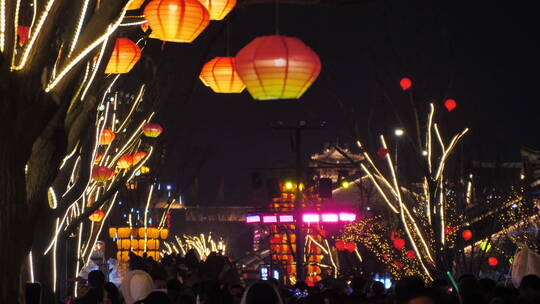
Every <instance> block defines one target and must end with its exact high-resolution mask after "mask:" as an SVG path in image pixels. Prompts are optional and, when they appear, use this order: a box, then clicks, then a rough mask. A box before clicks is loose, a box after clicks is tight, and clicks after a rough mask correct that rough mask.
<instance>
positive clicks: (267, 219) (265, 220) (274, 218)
mask: <svg viewBox="0 0 540 304" xmlns="http://www.w3.org/2000/svg"><path fill="white" fill-rule="evenodd" d="M263 223H277V216H275V215H264V216H263Z"/></svg>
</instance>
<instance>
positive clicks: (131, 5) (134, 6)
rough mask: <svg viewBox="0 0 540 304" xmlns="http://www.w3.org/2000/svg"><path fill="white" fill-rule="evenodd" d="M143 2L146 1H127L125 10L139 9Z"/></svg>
mask: <svg viewBox="0 0 540 304" xmlns="http://www.w3.org/2000/svg"><path fill="white" fill-rule="evenodd" d="M144 1H146V0H131V1H129V3H128V5H127V8H126V9H127V10H136V9H139V8H141V6H142V5H143V3H144Z"/></svg>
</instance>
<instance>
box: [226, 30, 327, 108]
mask: <svg viewBox="0 0 540 304" xmlns="http://www.w3.org/2000/svg"><path fill="white" fill-rule="evenodd" d="M235 67H236V72H238V75H240V78H242V80H243V81H244V84H245V85H246V88H247V90H248V91H249V93H250V94H251V96H252V97H253V98H254V99H257V100H273V99H298V98H300V97H301V96H302V94H304V92H305V91H306V90H307V89H308V88H309V87H310V86H311V84H312V83H313V82H314V81H315V79H317V76H318V75H319V73H320V71H321V61H320V59H319V56H317V54H316V53H315V52H314V51H313V50H312V49H311V48H309V47H308V46H307V45H305V44H304V43H303V42H302V41H300V39H297V38H292V37H286V36H278V35H274V36H262V37H258V38H255V39H254V40H253V41H251V42H250V43H249V44H247V45H246V46H245V47H243V48H242V49H241V50H240V51H239V52H238V54H237V55H236V58H235Z"/></svg>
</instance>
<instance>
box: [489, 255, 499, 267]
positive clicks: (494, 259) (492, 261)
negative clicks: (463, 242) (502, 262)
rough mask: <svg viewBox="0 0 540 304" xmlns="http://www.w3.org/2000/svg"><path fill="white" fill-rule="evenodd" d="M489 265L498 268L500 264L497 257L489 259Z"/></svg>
mask: <svg viewBox="0 0 540 304" xmlns="http://www.w3.org/2000/svg"><path fill="white" fill-rule="evenodd" d="M488 264H489V266H492V267H494V266H497V264H499V260H498V259H497V258H496V257H489V258H488Z"/></svg>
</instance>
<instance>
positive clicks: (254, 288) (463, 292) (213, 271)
mask: <svg viewBox="0 0 540 304" xmlns="http://www.w3.org/2000/svg"><path fill="white" fill-rule="evenodd" d="M105 281H106V280H105V275H104V274H103V273H102V272H100V271H99V270H94V271H92V272H90V273H89V275H88V289H87V290H86V293H85V294H84V295H81V296H80V297H79V298H77V299H75V300H73V301H71V304H97V303H104V304H387V303H388V304H432V303H433V304H439V303H441V304H454V303H459V304H484V303H485V304H507V303H508V304H514V303H515V304H533V303H540V278H539V277H538V276H536V275H527V276H525V277H524V278H523V279H522V280H521V284H520V286H519V288H514V287H513V286H506V285H500V284H497V283H496V282H495V281H493V280H490V279H485V278H483V279H477V278H475V277H474V276H472V275H463V276H461V277H460V278H459V279H458V281H457V282H456V284H457V285H456V286H452V285H451V284H449V283H448V282H447V281H445V280H444V279H438V280H435V281H433V282H431V283H430V284H429V285H426V284H424V282H423V281H422V280H421V279H420V278H417V277H406V278H403V279H401V280H399V281H397V282H395V283H394V284H393V286H392V288H390V289H388V290H387V289H385V286H384V285H383V284H382V283H381V282H378V281H372V280H369V279H368V278H364V277H355V278H352V279H345V278H344V279H331V278H327V279H325V280H323V281H321V282H319V284H317V285H316V286H308V285H306V284H305V283H297V284H296V285H294V286H292V287H291V286H283V285H282V284H280V283H279V282H278V281H277V280H274V279H269V280H265V281H255V282H251V283H250V284H249V285H248V286H244V285H243V282H242V280H240V276H239V275H238V273H237V271H236V269H235V267H234V265H233V264H232V263H231V262H230V261H229V259H227V258H226V257H224V256H221V255H219V254H211V255H210V256H209V257H208V258H207V259H206V260H205V261H199V260H198V259H197V257H196V254H195V253H194V252H188V254H187V255H186V256H185V257H181V256H177V255H171V256H165V257H164V258H163V259H162V260H161V261H160V263H157V262H155V261H154V260H152V259H151V258H141V257H138V256H136V255H132V256H131V258H130V262H129V271H128V272H127V274H126V276H125V278H124V280H123V282H122V284H121V285H120V287H119V288H117V287H116V286H115V285H114V284H112V283H108V282H105ZM456 287H457V288H456ZM456 289H458V290H456Z"/></svg>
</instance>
